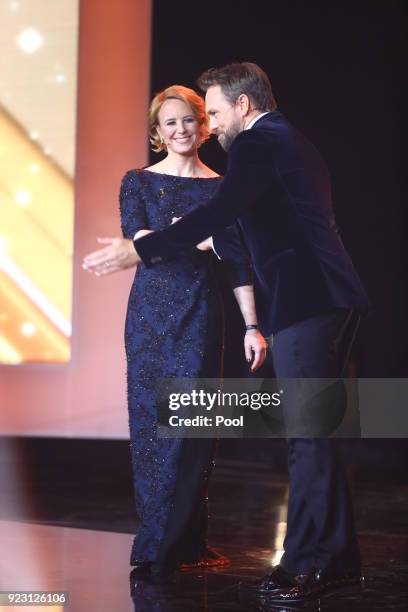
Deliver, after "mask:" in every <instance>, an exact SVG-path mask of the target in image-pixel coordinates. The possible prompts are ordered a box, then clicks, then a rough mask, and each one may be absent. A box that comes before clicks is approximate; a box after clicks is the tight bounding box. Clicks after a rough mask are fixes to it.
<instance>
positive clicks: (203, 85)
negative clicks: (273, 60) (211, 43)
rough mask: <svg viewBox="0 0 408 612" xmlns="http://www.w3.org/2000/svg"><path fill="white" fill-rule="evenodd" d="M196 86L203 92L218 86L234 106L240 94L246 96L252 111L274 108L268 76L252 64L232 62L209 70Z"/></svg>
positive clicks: (274, 103)
mask: <svg viewBox="0 0 408 612" xmlns="http://www.w3.org/2000/svg"><path fill="white" fill-rule="evenodd" d="M197 84H198V86H199V88H200V89H201V90H202V91H204V92H206V91H207V89H209V88H210V87H213V86H214V85H219V86H220V87H221V91H222V93H223V94H224V96H225V97H226V98H227V100H228V101H229V102H230V103H231V104H235V102H236V101H237V99H238V98H239V96H240V95H241V94H246V95H247V96H248V98H249V99H250V100H251V102H252V104H253V110H259V111H273V110H275V108H276V102H275V98H274V97H273V93H272V88H271V82H270V80H269V78H268V76H267V75H266V73H265V72H264V71H263V70H262V68H260V67H259V66H257V64H253V63H252V62H234V63H232V64H227V65H226V66H222V67H221V68H210V69H209V70H206V71H205V72H203V74H202V75H201V76H200V77H199V78H198V79H197Z"/></svg>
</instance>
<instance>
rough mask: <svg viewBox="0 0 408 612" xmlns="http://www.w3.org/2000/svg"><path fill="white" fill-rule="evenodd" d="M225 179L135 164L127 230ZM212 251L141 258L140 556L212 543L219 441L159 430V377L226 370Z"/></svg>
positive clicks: (136, 367)
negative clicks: (212, 477) (212, 484)
mask: <svg viewBox="0 0 408 612" xmlns="http://www.w3.org/2000/svg"><path fill="white" fill-rule="evenodd" d="M220 181H221V178H213V179H199V178H188V177H179V176H172V175H166V174H159V173H155V172H150V171H148V170H130V171H129V172H127V173H126V175H125V176H124V178H123V180H122V185H121V191H120V211H121V224H122V232H123V235H124V237H126V238H133V236H134V234H135V233H136V232H137V231H138V230H140V229H152V230H159V229H162V228H165V227H167V226H168V225H169V224H170V223H171V220H172V218H173V217H182V216H184V215H185V214H187V213H188V212H189V211H191V210H192V209H194V208H195V207H197V206H199V205H200V204H203V203H204V202H206V201H207V200H209V199H210V198H211V197H212V195H213V194H214V192H215V191H216V189H217V187H218V186H219V183H220ZM213 262H214V256H213V254H212V253H208V252H205V253H203V252H200V251H198V250H196V251H192V252H191V254H190V255H189V256H188V257H185V258H183V259H181V260H177V261H172V262H167V263H163V265H158V266H154V267H152V268H146V267H145V266H144V265H143V264H139V266H138V268H137V271H136V275H135V279H134V282H133V285H132V288H131V291H130V296H129V303H128V309H127V315H126V324H125V346H126V356H127V388H128V408H129V427H130V439H131V457H132V467H133V480H134V489H135V498H136V509H137V514H138V519H139V526H138V532H137V535H136V537H135V539H134V543H133V547H132V552H131V560H130V561H131V564H134V563H135V562H139V561H150V562H153V563H157V564H159V565H163V566H164V565H165V566H171V565H176V564H178V563H183V562H184V563H191V562H194V561H197V560H199V559H200V558H201V557H202V555H203V554H204V552H205V548H206V530H207V507H206V501H207V498H206V489H207V483H208V477H209V473H210V469H211V467H212V457H213V451H214V441H212V440H207V439H191V440H181V439H161V438H157V436H156V416H157V415H156V390H155V384H156V379H157V378H166V377H217V376H219V375H220V369H221V354H222V353H221V352H222V310H221V308H222V307H221V302H220V299H219V294H218V290H217V285H216V279H215V276H214V274H213V270H212V266H213Z"/></svg>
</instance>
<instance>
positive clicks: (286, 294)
mask: <svg viewBox="0 0 408 612" xmlns="http://www.w3.org/2000/svg"><path fill="white" fill-rule="evenodd" d="M202 180H206V179H202ZM235 219H238V223H239V226H240V228H241V233H242V235H243V238H244V240H245V243H246V245H247V248H248V251H249V253H250V256H251V259H252V264H253V269H254V290H255V300H256V306H257V311H258V318H259V323H260V328H261V331H262V332H263V334H264V335H266V336H268V335H270V334H271V333H276V332H278V331H279V330H281V329H284V328H286V327H289V326H290V325H292V324H293V323H296V322H297V321H300V320H303V319H306V318H308V317H311V316H314V315H317V314H320V313H323V312H327V311H330V310H332V309H334V308H339V307H341V308H355V309H357V310H358V311H360V312H366V311H367V310H368V309H369V301H368V298H367V296H366V293H365V291H364V289H363V286H362V284H361V281H360V279H359V277H358V275H357V273H356V271H355V269H354V267H353V264H352V262H351V259H350V257H349V255H348V253H347V251H346V250H345V248H344V245H343V243H342V241H341V238H340V235H339V231H338V228H337V225H336V222H335V218H334V213H333V208H332V202H331V191H330V181H329V175H328V171H327V167H326V164H325V162H324V160H323V159H322V157H321V156H320V154H319V152H318V151H317V150H316V148H315V147H314V146H313V145H312V144H311V143H310V142H308V141H307V140H306V139H305V138H304V137H303V136H302V135H301V134H300V133H299V132H298V131H297V130H296V129H295V128H293V126H291V125H290V124H289V123H288V121H287V120H286V119H285V118H284V116H283V115H282V114H281V113H280V112H279V111H277V110H276V111H273V112H271V113H268V114H267V115H264V116H263V117H261V118H260V119H259V120H258V121H257V122H256V123H255V125H254V126H253V127H252V128H251V129H249V130H245V131H243V132H241V133H240V134H239V135H238V136H237V138H236V139H235V140H234V142H233V144H232V145H231V148H230V150H229V154H228V167H227V172H226V175H225V177H224V180H223V181H222V183H221V185H220V187H219V189H218V191H217V193H216V195H215V196H214V197H213V198H212V199H211V200H210V201H209V202H208V203H207V204H205V205H203V206H201V207H199V208H198V209H196V210H195V211H193V212H191V213H190V214H188V215H186V216H185V217H184V218H183V219H182V220H180V221H179V222H178V223H175V224H174V225H172V226H170V227H168V228H166V229H165V230H162V231H160V232H155V233H152V234H149V235H147V236H144V237H142V238H140V239H138V240H136V241H135V248H136V250H137V252H138V253H139V255H140V257H141V258H142V260H143V262H144V263H145V265H147V266H152V265H160V263H161V262H162V261H166V260H170V259H173V258H177V257H178V256H180V255H182V253H183V251H185V250H186V249H191V248H194V246H195V245H196V244H198V243H199V242H200V241H202V240H203V239H205V238H207V237H208V236H211V235H212V236H213V238H214V246H215V250H216V251H217V252H218V254H219V255H220V256H221V258H222V259H227V261H228V259H230V260H233V259H234V249H233V248H232V246H231V244H232V243H231V240H228V241H227V240H225V233H224V232H220V230H221V229H222V228H225V227H226V226H228V225H230V224H231V223H232V222H233V221H234V220H235ZM217 232H219V233H218V236H217Z"/></svg>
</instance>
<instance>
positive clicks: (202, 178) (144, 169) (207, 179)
mask: <svg viewBox="0 0 408 612" xmlns="http://www.w3.org/2000/svg"><path fill="white" fill-rule="evenodd" d="M135 172H145V173H147V174H155V175H157V176H169V177H171V178H175V179H187V180H189V181H214V180H215V179H220V178H222V177H221V176H207V177H205V176H179V175H178V174H167V173H166V172H154V171H153V170H147V169H146V168H135Z"/></svg>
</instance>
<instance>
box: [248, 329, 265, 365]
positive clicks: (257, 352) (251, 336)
mask: <svg viewBox="0 0 408 612" xmlns="http://www.w3.org/2000/svg"><path fill="white" fill-rule="evenodd" d="M244 348H245V357H246V360H247V361H248V363H250V362H251V361H252V360H253V361H252V365H251V372H255V370H257V369H258V368H260V367H261V365H262V364H263V362H264V361H265V359H266V351H267V350H268V345H267V343H266V340H265V338H264V337H263V335H262V334H261V333H260V332H259V331H258V330H257V329H250V330H248V331H247V332H246V334H245V337H244Z"/></svg>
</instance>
